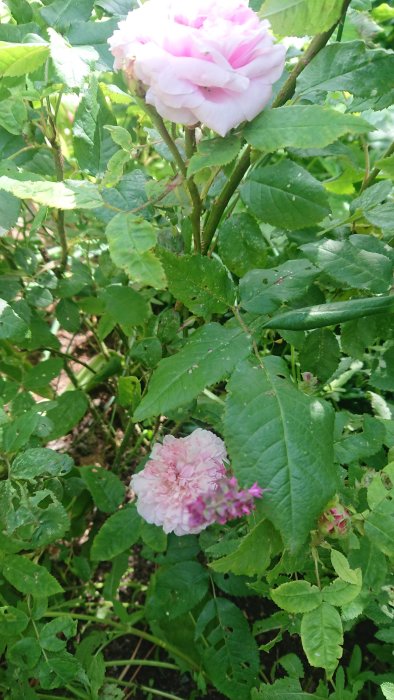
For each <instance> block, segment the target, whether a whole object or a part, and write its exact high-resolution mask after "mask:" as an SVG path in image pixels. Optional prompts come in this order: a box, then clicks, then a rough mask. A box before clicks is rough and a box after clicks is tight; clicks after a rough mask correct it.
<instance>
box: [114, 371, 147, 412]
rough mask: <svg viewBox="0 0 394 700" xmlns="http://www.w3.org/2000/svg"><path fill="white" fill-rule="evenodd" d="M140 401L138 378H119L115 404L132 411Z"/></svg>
mask: <svg viewBox="0 0 394 700" xmlns="http://www.w3.org/2000/svg"><path fill="white" fill-rule="evenodd" d="M140 401H141V384H140V381H139V379H138V377H133V376H131V377H119V379H118V395H117V402H118V404H119V406H122V408H129V409H130V410H131V411H134V410H135V409H136V408H137V406H138V404H139V402H140Z"/></svg>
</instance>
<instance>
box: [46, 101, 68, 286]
mask: <svg viewBox="0 0 394 700" xmlns="http://www.w3.org/2000/svg"><path fill="white" fill-rule="evenodd" d="M46 103H47V111H48V122H49V127H50V131H49V133H47V134H46V136H47V139H48V141H49V143H50V145H51V148H52V153H53V160H54V163H55V171H56V179H57V181H58V182H63V180H64V162H63V154H62V150H61V147H60V143H59V139H58V135H57V128H56V116H57V112H56V113H55V114H52V107H51V103H50V100H49V97H47V99H46ZM57 109H58V108H57ZM56 225H57V232H58V236H59V242H60V246H61V249H62V254H61V258H60V265H59V268H58V273H59V275H63V273H64V271H65V269H66V267H67V258H68V245H67V236H66V228H65V224H64V211H63V210H62V209H58V210H57V214H56Z"/></svg>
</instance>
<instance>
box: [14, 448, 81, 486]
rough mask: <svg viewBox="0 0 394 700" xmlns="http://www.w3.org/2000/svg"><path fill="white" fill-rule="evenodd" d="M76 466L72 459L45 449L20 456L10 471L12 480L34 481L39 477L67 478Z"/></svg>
mask: <svg viewBox="0 0 394 700" xmlns="http://www.w3.org/2000/svg"><path fill="white" fill-rule="evenodd" d="M73 466H74V462H73V460H72V458H71V457H70V456H69V455H67V454H61V453H60V452H55V451H54V450H50V449H48V448H45V447H33V448H31V449H29V450H26V451H25V452H21V453H20V454H18V455H17V456H16V457H15V459H14V461H13V463H12V465H11V470H10V476H11V479H20V480H27V481H30V480H34V479H36V478H37V477H38V476H44V475H45V476H52V477H53V476H65V474H67V473H68V472H69V471H71V469H72V468H73Z"/></svg>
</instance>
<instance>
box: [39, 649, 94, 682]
mask: <svg viewBox="0 0 394 700" xmlns="http://www.w3.org/2000/svg"><path fill="white" fill-rule="evenodd" d="M81 675H82V668H81V665H80V663H79V661H78V659H77V658H76V657H75V656H72V654H69V653H68V652H67V651H62V652H60V653H58V654H56V655H54V656H47V658H46V659H45V663H42V664H41V665H40V667H39V673H38V677H39V681H40V684H41V687H42V688H43V689H44V690H51V689H53V688H62V687H64V686H65V685H67V684H68V683H69V682H70V681H72V680H73V679H74V678H77V677H78V676H79V677H81ZM82 678H83V675H82Z"/></svg>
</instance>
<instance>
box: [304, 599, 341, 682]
mask: <svg viewBox="0 0 394 700" xmlns="http://www.w3.org/2000/svg"><path fill="white" fill-rule="evenodd" d="M301 641H302V646H303V648H304V651H305V654H306V656H307V658H308V661H309V663H310V665H311V666H315V667H317V668H324V669H325V670H326V671H327V674H328V676H329V678H330V677H332V674H333V673H334V671H335V669H336V667H337V665H338V660H339V659H340V658H341V656H342V644H343V629H342V622H341V618H340V616H339V613H338V611H337V610H336V609H335V608H334V607H333V606H332V605H329V604H328V603H322V604H321V605H320V606H319V607H318V608H316V609H315V610H312V611H311V612H308V613H306V614H305V615H304V616H303V618H302V621H301Z"/></svg>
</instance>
